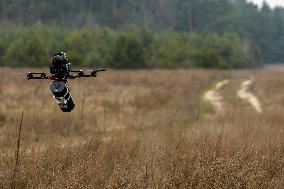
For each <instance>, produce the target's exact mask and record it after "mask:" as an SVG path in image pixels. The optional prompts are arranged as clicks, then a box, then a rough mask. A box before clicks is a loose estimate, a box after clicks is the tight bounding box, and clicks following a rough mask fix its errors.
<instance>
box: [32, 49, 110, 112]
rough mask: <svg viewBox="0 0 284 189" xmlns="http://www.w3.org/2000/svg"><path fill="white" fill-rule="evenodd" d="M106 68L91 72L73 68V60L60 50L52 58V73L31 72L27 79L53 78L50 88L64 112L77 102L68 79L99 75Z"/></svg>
mask: <svg viewBox="0 0 284 189" xmlns="http://www.w3.org/2000/svg"><path fill="white" fill-rule="evenodd" d="M102 71H106V70H91V71H90V73H89V74H86V73H84V72H83V71H82V70H79V71H73V70H71V62H70V61H69V60H68V58H67V56H66V53H64V52H60V53H56V54H54V56H53V57H52V58H51V60H50V73H49V74H46V73H44V72H39V73H37V72H29V73H28V74H27V79H28V80H30V79H49V80H52V83H51V84H50V90H51V92H52V94H53V97H54V98H55V100H56V102H57V104H58V106H59V107H60V109H61V110H62V111H63V112H71V111H72V110H73V109H74V107H75V103H74V100H73V98H72V96H71V93H70V90H69V88H68V86H67V80H68V79H76V78H82V77H97V73H98V72H102Z"/></svg>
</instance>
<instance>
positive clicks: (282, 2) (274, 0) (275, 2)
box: [248, 0, 284, 8]
mask: <svg viewBox="0 0 284 189" xmlns="http://www.w3.org/2000/svg"><path fill="white" fill-rule="evenodd" d="M248 1H249V2H253V3H255V4H257V5H260V6H261V5H262V2H263V1H264V0H248ZM265 1H266V3H268V4H269V5H270V7H273V8H274V7H275V6H283V7H284V0H265Z"/></svg>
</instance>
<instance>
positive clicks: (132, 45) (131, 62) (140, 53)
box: [107, 34, 146, 69]
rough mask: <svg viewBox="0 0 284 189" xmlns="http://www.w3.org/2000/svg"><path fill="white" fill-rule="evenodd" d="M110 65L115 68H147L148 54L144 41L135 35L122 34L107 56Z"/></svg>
mask: <svg viewBox="0 0 284 189" xmlns="http://www.w3.org/2000/svg"><path fill="white" fill-rule="evenodd" d="M107 61H108V65H109V66H110V67H113V68H122V69H137V68H145V67H146V53H145V49H144V46H143V41H142V40H141V38H139V36H137V35H134V34H128V35H125V34H121V35H120V36H119V37H118V38H117V40H116V42H115V45H114V47H113V48H112V49H111V50H110V52H109V54H108V56H107Z"/></svg>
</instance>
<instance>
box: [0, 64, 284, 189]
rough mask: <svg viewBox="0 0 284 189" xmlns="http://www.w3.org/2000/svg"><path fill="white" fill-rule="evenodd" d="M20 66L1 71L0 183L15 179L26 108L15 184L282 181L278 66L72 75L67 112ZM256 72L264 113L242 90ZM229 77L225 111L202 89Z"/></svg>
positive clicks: (271, 184) (278, 184) (283, 131)
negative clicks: (21, 119)
mask: <svg viewBox="0 0 284 189" xmlns="http://www.w3.org/2000/svg"><path fill="white" fill-rule="evenodd" d="M21 71H22V70H21ZM13 72H18V70H12V69H2V70H1V71H0V73H1V75H3V77H1V78H0V103H1V106H0V188H10V185H11V175H12V172H13V167H14V158H15V156H14V149H15V146H16V142H17V128H18V125H19V117H20V114H21V112H22V111H24V112H25V118H24V122H23V128H22V140H21V144H22V146H21V151H20V160H19V167H18V172H17V177H16V188H283V186H284V145H283V144H284V142H283V141H284V127H283V123H284V117H283V115H284V97H283V95H282V94H284V77H283V72H281V71H273V70H264V71H262V70H261V71H254V72H249V71H238V72H221V71H204V70H176V71H166V70H153V71H109V72H106V73H104V74H101V75H100V77H99V78H97V79H82V80H76V81H71V82H70V83H69V85H70V88H71V92H72V95H73V97H74V99H75V101H76V105H77V107H76V109H75V111H74V112H72V113H69V114H64V113H62V112H60V110H59V109H58V107H57V105H56V104H55V102H54V100H53V99H52V97H51V94H50V91H49V82H48V81H26V80H25V79H24V78H20V77H16V76H14V75H11V73H13ZM252 74H253V75H254V76H255V78H256V83H255V87H254V92H255V94H256V95H257V96H258V97H259V98H260V101H261V102H262V103H263V105H264V107H263V108H264V113H263V114H257V113H255V112H254V110H253V109H252V108H251V107H249V105H248V104H246V103H244V102H242V101H241V100H240V99H238V97H237V95H236V93H237V91H236V89H237V88H238V85H239V83H240V82H241V81H242V80H243V79H247V78H249V77H250V76H251V75H252ZM222 79H230V80H231V81H232V83H233V84H232V85H228V86H226V87H225V88H224V89H222V91H223V92H222V94H224V99H225V103H226V104H227V107H228V111H227V114H226V115H225V116H216V115H215V114H214V112H213V111H212V108H210V105H209V104H208V103H207V102H204V101H203V100H202V98H201V97H202V96H203V94H204V92H205V91H206V90H208V88H210V87H211V86H212V83H214V82H216V81H219V80H222ZM282 102H283V103H282ZM82 105H84V107H83V106H82Z"/></svg>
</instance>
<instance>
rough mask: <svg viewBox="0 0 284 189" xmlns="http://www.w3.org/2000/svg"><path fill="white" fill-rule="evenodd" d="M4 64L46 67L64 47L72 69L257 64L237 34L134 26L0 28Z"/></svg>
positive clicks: (248, 44)
mask: <svg viewBox="0 0 284 189" xmlns="http://www.w3.org/2000/svg"><path fill="white" fill-rule="evenodd" d="M0 34H3V35H2V36H1V38H0V59H1V60H2V61H1V64H2V65H4V66H12V67H18V66H19V67H39V66H47V62H48V59H49V57H50V56H51V55H52V54H53V53H56V52H58V51H66V52H67V53H68V56H69V58H70V60H71V61H72V62H73V63H74V66H75V67H79V66H83V67H111V68H116V69H140V68H183V67H203V68H220V69H229V68H249V67H257V66H259V65H260V64H259V62H260V58H259V53H258V50H257V48H256V47H255V46H254V45H253V43H251V42H249V41H247V40H246V41H244V40H241V39H240V38H239V37H238V35H236V34H231V33H225V34H223V35H217V34H213V33H210V32H209V33H201V34H198V33H190V34H188V33H178V32H153V31H150V30H147V29H137V28H135V27H133V28H128V29H123V30H112V29H109V28H96V29H92V28H84V29H81V30H71V31H68V30H66V29H64V28H59V27H46V26H42V25H37V26H35V27H21V28H10V29H4V30H1V29H0Z"/></svg>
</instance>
